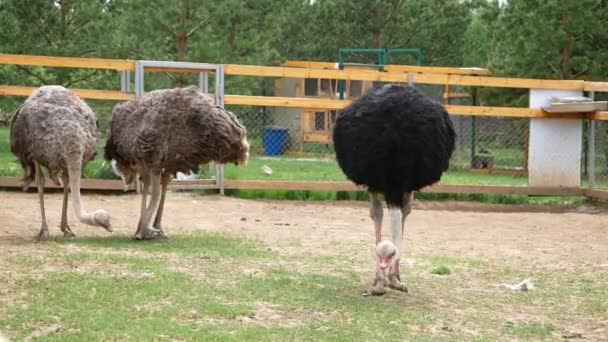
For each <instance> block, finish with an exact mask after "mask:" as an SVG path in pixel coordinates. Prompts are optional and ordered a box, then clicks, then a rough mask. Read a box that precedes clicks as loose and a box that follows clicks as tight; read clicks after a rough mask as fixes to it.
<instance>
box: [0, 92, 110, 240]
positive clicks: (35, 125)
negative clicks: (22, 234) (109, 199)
mask: <svg viewBox="0 0 608 342" xmlns="http://www.w3.org/2000/svg"><path fill="white" fill-rule="evenodd" d="M96 141H97V120H96V117H95V113H94V112H93V110H91V108H90V107H89V106H88V105H87V104H86V103H85V102H84V101H82V100H81V99H80V98H78V96H76V95H75V94H74V93H73V92H72V91H70V90H68V89H66V88H64V87H61V86H44V87H40V88H38V89H36V90H35V91H34V92H33V93H32V95H31V96H30V97H28V98H27V100H25V102H24V103H23V105H22V106H21V107H20V108H19V109H18V110H17V112H16V113H15V115H14V116H13V118H12V121H11V127H10V143H11V152H13V153H14V154H15V155H16V156H17V159H18V160H19V162H20V163H21V166H22V167H23V171H24V176H23V185H22V188H23V190H24V191H25V190H27V189H28V188H29V185H30V184H31V183H32V182H34V181H35V182H36V185H37V186H38V196H39V199H40V213H41V216H42V226H41V228H40V233H39V234H38V237H39V238H40V239H43V240H44V239H47V238H48V236H49V230H48V226H47V223H46V215H45V211H44V183H45V180H44V175H43V173H42V167H45V168H46V169H47V170H48V171H49V175H50V179H51V180H52V181H53V182H54V183H55V184H57V185H60V184H62V183H63V189H64V190H63V207H62V210H61V224H60V228H61V231H62V232H63V235H64V236H65V237H73V236H74V233H73V232H72V230H71V229H70V226H69V225H68V219H67V206H68V193H69V190H70V189H71V193H72V201H73V206H74V212H75V213H76V216H77V217H78V219H79V220H80V222H82V223H85V224H88V225H92V226H101V227H103V228H105V229H106V230H107V231H109V232H111V231H112V229H111V227H110V216H109V215H108V213H107V212H105V211H103V210H97V211H95V212H93V213H87V212H85V211H84V210H83V209H82V204H81V200H80V176H81V171H82V169H83V168H84V166H85V165H86V163H87V162H89V161H90V160H91V159H93V158H95V154H96V152H95V143H96ZM59 177H61V179H62V180H63V182H61V181H60V180H59Z"/></svg>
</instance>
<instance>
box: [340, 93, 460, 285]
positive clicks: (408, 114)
mask: <svg viewBox="0 0 608 342" xmlns="http://www.w3.org/2000/svg"><path fill="white" fill-rule="evenodd" d="M455 139H456V133H455V132H454V127H453V125H452V122H451V120H450V118H449V116H448V113H447V112H446V111H445V109H444V108H443V107H442V106H441V105H440V104H438V103H437V102H435V101H434V100H433V99H431V98H430V97H428V96H426V95H424V94H422V93H420V92H418V91H416V89H414V88H412V87H407V86H402V85H391V84H389V85H385V86H381V87H376V88H373V89H371V90H370V91H369V92H368V93H366V94H365V95H363V96H361V97H360V98H358V99H357V100H355V101H354V102H353V103H351V104H350V105H349V106H348V107H346V108H345V109H344V110H342V112H341V113H340V115H339V116H338V118H337V120H336V125H335V129H334V145H335V149H336V158H337V160H338V164H339V165H340V168H341V169H342V171H343V172H344V173H345V174H346V176H347V177H348V178H349V179H350V180H351V181H353V182H354V183H356V184H358V185H363V186H366V187H367V190H368V192H369V194H370V216H371V218H372V220H373V221H374V227H375V231H376V254H377V262H376V275H375V280H374V285H373V287H372V289H371V293H372V294H375V295H380V294H383V293H385V292H386V290H385V287H384V285H385V282H386V280H385V276H384V273H385V269H386V268H389V274H388V279H389V282H388V285H389V287H391V288H393V289H397V290H400V291H403V292H407V287H406V286H405V284H403V283H402V282H401V279H400V276H399V262H400V259H401V256H402V246H401V245H402V239H403V224H404V222H405V218H406V217H407V215H408V214H409V213H410V211H411V203H412V198H413V192H414V191H417V190H420V189H421V188H423V187H426V186H428V185H431V184H433V183H435V182H437V181H439V179H440V178H441V175H442V173H443V172H444V171H446V170H447V169H448V166H449V161H450V158H451V156H452V151H453V150H454V144H455ZM378 194H382V195H384V199H385V200H386V203H387V206H388V211H389V215H390V228H391V233H392V243H390V242H389V241H384V242H382V243H381V240H382V238H381V233H382V203H381V202H380V199H379V197H378Z"/></svg>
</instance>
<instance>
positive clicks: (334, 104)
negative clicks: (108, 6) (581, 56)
mask: <svg viewBox="0 0 608 342" xmlns="http://www.w3.org/2000/svg"><path fill="white" fill-rule="evenodd" d="M1 64H6V65H21V66H40V67H61V68H82V69H102V70H114V71H119V72H133V71H134V70H135V65H136V61H131V60H116V59H100V58H73V57H50V56H29V55H7V54H0V65H1ZM146 71H147V72H198V70H194V69H192V70H190V69H173V68H152V67H150V68H146ZM224 74H225V75H230V76H248V77H277V78H319V79H337V80H360V81H381V82H407V81H408V77H413V81H414V82H415V83H420V84H438V85H455V86H473V87H502V88H523V89H561V90H574V91H593V92H608V82H587V81H581V80H543V79H528V78H508V77H494V76H490V72H489V71H487V70H478V69H474V70H471V69H466V68H445V67H423V66H394V65H393V66H387V67H386V71H383V72H381V71H375V70H365V69H362V68H347V69H345V70H337V68H336V66H335V63H325V62H306V61H293V62H288V63H286V64H285V65H284V66H280V67H268V66H253V65H235V64H227V65H224ZM34 89H35V88H34V87H23V86H11V85H0V96H21V97H25V96H29V95H30V94H31V93H32V91H33V90H34ZM73 90H74V92H75V93H76V94H77V95H78V96H80V97H82V98H85V99H93V100H112V101H125V100H128V99H131V98H133V97H134V96H135V95H134V94H133V93H129V92H121V91H116V90H96V89H73ZM224 100H225V104H227V105H245V106H269V107H296V108H312V109H341V108H343V107H344V106H346V105H347V104H348V103H349V101H347V100H335V99H319V98H298V97H275V96H244V95H225V98H224ZM445 107H446V109H447V111H448V112H449V113H450V114H453V115H467V116H494V117H511V118H568V119H590V120H608V111H603V112H592V113H566V114H555V113H548V112H545V111H543V110H541V109H529V108H511V107H487V106H461V105H446V106H445ZM18 184H19V181H18V179H17V178H6V177H4V178H2V177H0V187H16V186H18ZM224 185H225V188H226V189H281V190H317V191H357V190H361V189H360V188H357V187H356V186H354V185H353V184H352V183H348V182H300V181H261V180H226V181H225V183H224ZM51 187H52V186H51ZM82 187H83V189H87V188H88V189H98V190H101V189H103V190H122V184H121V183H120V182H119V181H116V180H83V183H82ZM171 187H172V188H173V189H194V188H196V189H208V188H214V187H215V185H214V184H213V182H212V181H205V180H199V181H187V182H173V184H172V185H171ZM423 192H441V193H478V194H517V195H539V196H559V195H567V196H588V197H591V198H598V199H608V191H604V190H597V189H584V188H580V187H576V188H548V187H529V186H476V185H447V184H437V185H434V186H432V187H428V188H425V189H423Z"/></svg>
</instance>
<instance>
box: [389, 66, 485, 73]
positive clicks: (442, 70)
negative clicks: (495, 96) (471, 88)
mask: <svg viewBox="0 0 608 342" xmlns="http://www.w3.org/2000/svg"><path fill="white" fill-rule="evenodd" d="M384 70H386V71H387V72H406V73H407V72H416V73H423V74H424V73H427V74H449V75H478V76H490V75H492V72H491V71H490V70H488V69H482V68H455V67H428V66H418V65H387V66H386V67H385V68H384Z"/></svg>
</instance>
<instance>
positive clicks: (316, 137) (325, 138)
mask: <svg viewBox="0 0 608 342" xmlns="http://www.w3.org/2000/svg"><path fill="white" fill-rule="evenodd" d="M302 139H304V141H306V142H318V143H325V144H331V143H332V137H331V133H304V134H302Z"/></svg>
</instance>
